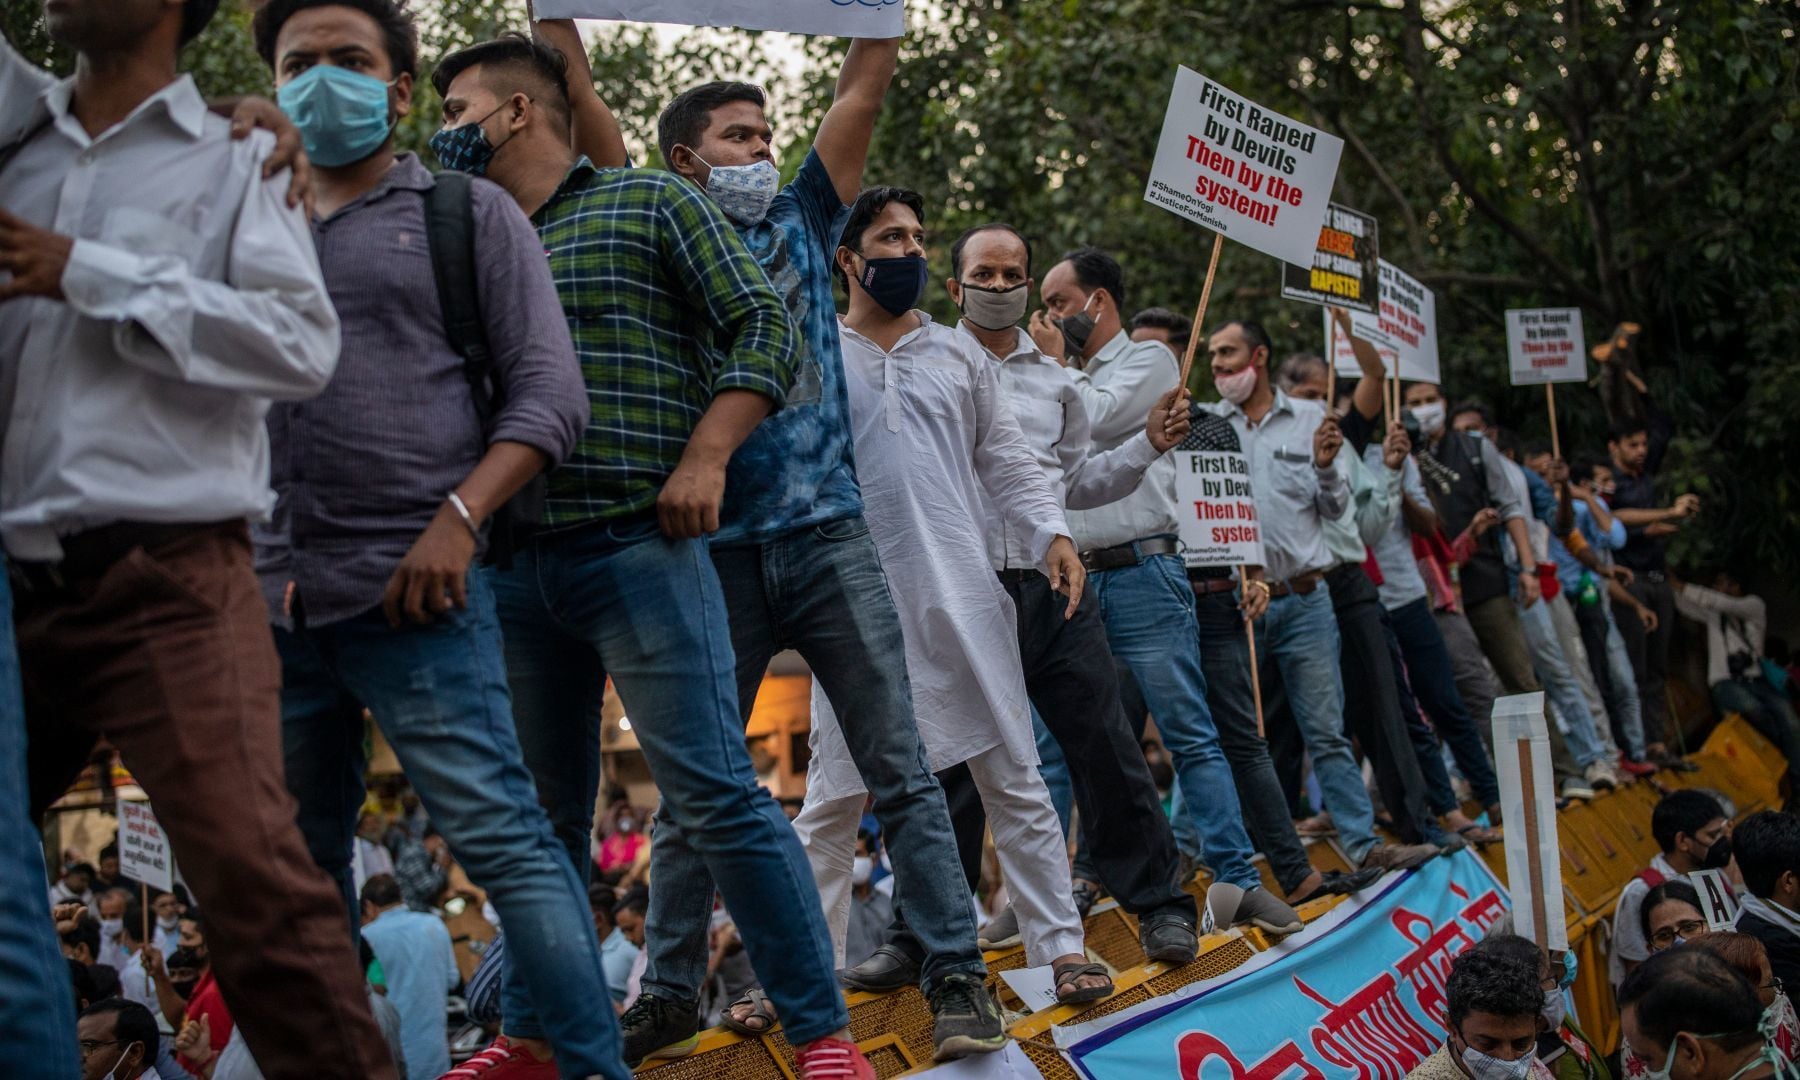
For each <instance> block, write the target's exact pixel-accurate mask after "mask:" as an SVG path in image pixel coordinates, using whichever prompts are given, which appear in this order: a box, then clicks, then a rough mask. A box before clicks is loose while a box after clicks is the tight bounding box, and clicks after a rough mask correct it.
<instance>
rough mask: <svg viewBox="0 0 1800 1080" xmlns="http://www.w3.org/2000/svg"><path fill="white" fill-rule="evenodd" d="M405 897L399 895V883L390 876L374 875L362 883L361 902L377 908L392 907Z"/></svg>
mask: <svg viewBox="0 0 1800 1080" xmlns="http://www.w3.org/2000/svg"><path fill="white" fill-rule="evenodd" d="M404 899H405V897H404V896H402V895H401V892H400V883H399V882H398V881H396V880H394V875H392V874H376V875H375V876H374V877H372V878H370V879H369V880H367V881H365V882H363V887H362V902H363V903H365V904H373V905H375V906H376V907H378V908H384V907H392V906H393V905H395V904H398V903H400V902H401V901H402V900H404Z"/></svg>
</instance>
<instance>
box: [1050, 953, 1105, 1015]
mask: <svg viewBox="0 0 1800 1080" xmlns="http://www.w3.org/2000/svg"><path fill="white" fill-rule="evenodd" d="M1050 973H1051V974H1052V975H1055V976H1056V1000H1057V1003H1058V1004H1061V1005H1080V1004H1082V1003H1083V1002H1088V1001H1099V1000H1100V999H1101V998H1103V997H1110V996H1112V993H1113V981H1112V975H1111V973H1109V972H1108V971H1107V970H1106V965H1105V964H1081V963H1069V964H1057V965H1056V966H1055V967H1053V968H1051V969H1050ZM1090 975H1098V976H1100V977H1101V978H1103V979H1105V980H1106V985H1105V986H1077V985H1075V983H1076V980H1078V979H1084V978H1086V977H1088V976H1090ZM1065 988H1066V989H1067V990H1068V993H1066V994H1065V993H1064V992H1063V991H1064V989H1065Z"/></svg>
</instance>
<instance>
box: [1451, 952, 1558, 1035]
mask: <svg viewBox="0 0 1800 1080" xmlns="http://www.w3.org/2000/svg"><path fill="white" fill-rule="evenodd" d="M1540 986H1541V980H1540V978H1539V976H1538V965H1537V962H1536V961H1535V960H1531V961H1527V960H1524V959H1521V958H1520V957H1517V956H1512V955H1509V954H1507V953H1505V952H1504V951H1502V950H1496V949H1482V948H1479V947H1477V948H1472V949H1467V950H1465V951H1464V952H1463V953H1462V954H1461V955H1460V956H1458V957H1457V958H1456V959H1455V961H1453V962H1452V963H1451V965H1450V978H1449V979H1448V980H1447V981H1446V982H1445V984H1444V994H1445V997H1446V999H1447V1000H1448V1004H1447V1005H1446V1007H1445V1009H1444V1023H1445V1025H1446V1026H1447V1027H1450V1028H1455V1029H1460V1028H1461V1027H1462V1022H1463V1021H1464V1020H1466V1019H1468V1016H1469V1014H1470V1013H1473V1012H1484V1013H1492V1014H1493V1015H1495V1016H1503V1017H1511V1016H1536V1015H1537V1014H1538V1012H1539V1011H1540V1010H1542V1009H1543V1007H1544V991H1543V990H1542V989H1540Z"/></svg>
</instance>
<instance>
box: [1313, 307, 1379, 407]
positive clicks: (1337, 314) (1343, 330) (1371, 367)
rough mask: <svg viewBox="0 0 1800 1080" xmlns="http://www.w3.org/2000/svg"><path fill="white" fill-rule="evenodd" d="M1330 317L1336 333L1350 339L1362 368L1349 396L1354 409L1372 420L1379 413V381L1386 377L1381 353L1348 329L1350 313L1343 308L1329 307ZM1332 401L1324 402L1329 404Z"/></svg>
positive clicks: (1332, 360)
mask: <svg viewBox="0 0 1800 1080" xmlns="http://www.w3.org/2000/svg"><path fill="white" fill-rule="evenodd" d="M1330 311H1331V318H1332V320H1333V321H1334V322H1336V323H1337V327H1338V333H1340V334H1342V335H1344V336H1345V337H1346V338H1349V339H1350V351H1351V352H1353V353H1355V354H1356V366H1357V367H1359V368H1362V378H1361V379H1359V380H1357V383H1356V392H1355V393H1354V394H1353V395H1352V396H1351V399H1350V400H1351V402H1352V403H1354V404H1355V406H1356V411H1357V412H1359V413H1361V414H1362V415H1363V417H1364V418H1365V419H1369V420H1373V419H1375V418H1376V417H1377V416H1380V415H1381V383H1382V380H1383V379H1385V378H1386V377H1387V369H1386V368H1385V367H1383V366H1382V364H1381V353H1379V352H1377V351H1376V349H1375V346H1374V345H1372V344H1370V343H1369V342H1368V341H1366V340H1364V339H1363V338H1359V337H1357V336H1356V335H1355V334H1354V333H1352V332H1351V330H1350V313H1349V312H1348V311H1345V310H1344V309H1343V308H1340V307H1334V308H1331V309H1330ZM1334 360H1335V358H1333V357H1330V356H1327V357H1326V358H1325V362H1326V363H1327V364H1330V363H1333V362H1334ZM1331 404H1332V402H1326V405H1327V406H1330V405H1331Z"/></svg>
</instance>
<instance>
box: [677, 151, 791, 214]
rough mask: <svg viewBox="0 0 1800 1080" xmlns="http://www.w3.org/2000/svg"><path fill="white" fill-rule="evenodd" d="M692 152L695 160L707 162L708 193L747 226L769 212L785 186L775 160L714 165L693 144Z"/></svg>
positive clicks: (720, 207) (727, 211)
mask: <svg viewBox="0 0 1800 1080" xmlns="http://www.w3.org/2000/svg"><path fill="white" fill-rule="evenodd" d="M688 153H690V154H693V155H694V160H695V161H698V162H699V163H700V164H702V165H705V166H706V167H707V169H708V170H709V171H708V173H707V174H706V193H707V194H708V195H710V196H711V197H712V201H713V202H715V203H718V204H719V209H720V210H723V211H725V216H726V217H728V218H730V219H731V220H732V221H735V222H737V223H738V224H739V225H741V226H743V227H744V228H746V229H747V228H749V227H750V226H752V225H754V224H756V223H757V222H759V221H761V220H762V219H763V218H765V217H768V216H769V206H770V205H771V204H772V203H774V201H775V195H776V193H777V192H778V191H780V190H781V170H779V169H777V168H776V167H775V163H774V162H772V161H758V162H756V163H755V164H753V165H714V164H713V163H712V162H710V161H707V160H706V159H705V158H703V157H701V156H700V155H699V154H698V153H696V152H695V150H694V149H693V147H689V148H688Z"/></svg>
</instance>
